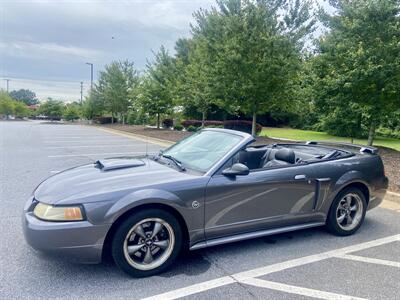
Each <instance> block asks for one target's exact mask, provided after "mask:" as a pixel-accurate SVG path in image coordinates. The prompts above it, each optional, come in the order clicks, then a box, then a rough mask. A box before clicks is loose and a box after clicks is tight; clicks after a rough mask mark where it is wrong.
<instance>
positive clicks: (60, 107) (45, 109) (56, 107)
mask: <svg viewBox="0 0 400 300" xmlns="http://www.w3.org/2000/svg"><path fill="white" fill-rule="evenodd" d="M63 111H64V103H63V102H62V101H57V100H53V99H51V98H48V99H47V101H46V102H44V103H42V104H41V105H40V107H39V114H42V115H44V116H46V117H48V118H49V119H51V120H57V119H61V117H62V115H63Z"/></svg>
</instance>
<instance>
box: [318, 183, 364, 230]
mask: <svg viewBox="0 0 400 300" xmlns="http://www.w3.org/2000/svg"><path fill="white" fill-rule="evenodd" d="M365 197H366V196H365V194H364V193H363V192H362V191H361V190H359V189H358V188H356V187H349V188H346V189H344V190H343V191H341V192H340V193H339V194H338V195H337V196H336V198H335V200H334V201H333V202H332V206H331V208H330V210H329V213H328V218H327V221H326V225H327V227H328V229H329V231H331V232H332V233H334V234H336V235H350V234H353V233H354V232H356V231H357V230H358V228H359V227H360V226H361V224H362V222H363V221H364V217H365V212H366V210H367V199H366V198H365Z"/></svg>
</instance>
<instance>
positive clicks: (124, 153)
mask: <svg viewBox="0 0 400 300" xmlns="http://www.w3.org/2000/svg"><path fill="white" fill-rule="evenodd" d="M134 154H146V152H143V151H142V152H111V153H79V154H60V155H49V156H47V157H49V158H60V157H76V156H90V155H134ZM148 154H154V153H153V152H152V153H148Z"/></svg>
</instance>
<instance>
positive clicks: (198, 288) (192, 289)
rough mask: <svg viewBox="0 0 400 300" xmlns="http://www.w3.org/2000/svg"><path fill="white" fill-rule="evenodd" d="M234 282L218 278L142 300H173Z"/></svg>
mask: <svg viewBox="0 0 400 300" xmlns="http://www.w3.org/2000/svg"><path fill="white" fill-rule="evenodd" d="M235 282H236V281H235V280H234V279H233V278H232V277H230V276H224V277H220V278H217V279H214V280H209V281H205V282H201V283H198V284H193V285H190V286H188V287H184V288H181V289H177V290H173V291H170V292H167V293H164V294H161V295H156V296H152V297H148V298H143V299H142V300H173V299H178V298H182V297H186V296H190V295H193V294H196V293H200V292H204V291H207V290H211V289H214V288H217V287H221V286H224V285H228V284H231V283H235Z"/></svg>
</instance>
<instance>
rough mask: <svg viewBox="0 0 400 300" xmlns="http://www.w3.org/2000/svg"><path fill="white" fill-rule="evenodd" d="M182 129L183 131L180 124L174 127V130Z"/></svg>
mask: <svg viewBox="0 0 400 300" xmlns="http://www.w3.org/2000/svg"><path fill="white" fill-rule="evenodd" d="M182 129H183V126H182V125H180V124H177V125H175V126H174V130H177V131H182Z"/></svg>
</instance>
